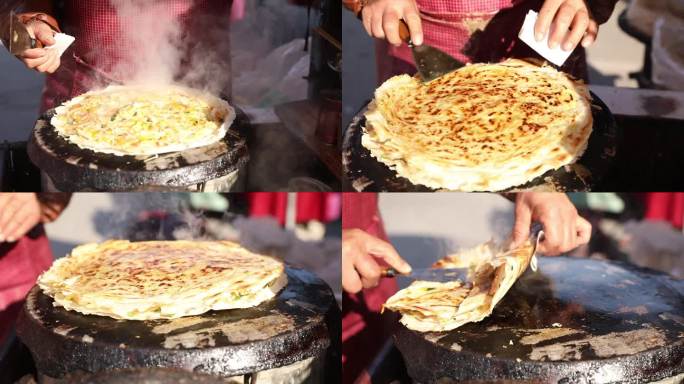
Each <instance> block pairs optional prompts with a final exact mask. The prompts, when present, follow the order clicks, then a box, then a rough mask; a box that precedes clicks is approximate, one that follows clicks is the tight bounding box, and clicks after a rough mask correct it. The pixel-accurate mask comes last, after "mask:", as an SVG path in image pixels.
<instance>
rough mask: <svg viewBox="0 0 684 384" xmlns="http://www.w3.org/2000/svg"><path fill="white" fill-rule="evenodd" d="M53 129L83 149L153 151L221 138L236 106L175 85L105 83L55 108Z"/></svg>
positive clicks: (144, 153) (121, 152) (126, 152)
mask: <svg viewBox="0 0 684 384" xmlns="http://www.w3.org/2000/svg"><path fill="white" fill-rule="evenodd" d="M55 112H56V114H55V116H54V117H53V118H52V120H51V121H50V123H51V124H52V125H53V126H54V128H55V130H56V131H57V133H58V134H59V135H60V136H62V137H64V138H65V139H67V140H68V141H70V142H72V143H74V144H76V145H78V146H79V147H81V148H84V149H90V150H93V151H95V152H102V153H111V154H114V155H134V156H137V155H141V156H148V155H156V154H161V153H167V152H175V151H183V150H186V149H190V148H197V147H202V146H205V145H209V144H213V143H215V142H217V141H219V140H221V139H222V138H223V137H224V136H225V135H226V132H227V130H228V128H229V127H230V125H231V124H232V123H233V120H234V119H235V110H234V109H233V108H232V107H231V106H230V105H229V104H228V103H227V102H225V101H223V100H221V99H219V98H218V97H215V96H213V95H210V94H207V93H203V92H199V91H197V90H193V89H190V88H184V87H179V86H164V87H150V86H110V87H108V88H105V89H103V90H98V91H91V92H88V93H86V94H83V95H81V96H78V97H75V98H74V99H72V100H70V101H68V102H66V103H65V104H63V105H62V106H60V107H57V109H56V111H55Z"/></svg>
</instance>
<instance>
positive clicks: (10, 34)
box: [0, 11, 42, 56]
mask: <svg viewBox="0 0 684 384" xmlns="http://www.w3.org/2000/svg"><path fill="white" fill-rule="evenodd" d="M0 40H2V44H3V45H4V46H5V47H6V48H7V50H9V51H10V53H11V54H12V55H14V56H19V55H21V54H22V53H24V51H26V50H28V49H31V48H42V44H40V42H39V41H37V40H36V39H34V38H32V37H31V34H30V33H29V31H28V29H26V25H24V23H22V22H21V20H19V17H18V16H17V14H16V13H14V11H10V12H8V13H6V14H0Z"/></svg>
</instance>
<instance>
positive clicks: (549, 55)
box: [518, 10, 572, 67]
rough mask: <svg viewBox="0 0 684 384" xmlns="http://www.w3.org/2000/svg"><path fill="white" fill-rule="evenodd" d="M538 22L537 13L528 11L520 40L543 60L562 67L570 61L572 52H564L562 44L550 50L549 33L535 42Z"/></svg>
mask: <svg viewBox="0 0 684 384" xmlns="http://www.w3.org/2000/svg"><path fill="white" fill-rule="evenodd" d="M536 22H537V12H535V11H532V10H530V11H528V12H527V15H526V16H525V21H524V22H523V25H522V28H520V33H518V38H520V40H522V41H524V42H525V44H527V45H529V46H530V47H531V48H532V49H534V50H535V51H537V53H539V54H540V55H541V56H542V57H543V58H545V59H546V60H548V61H550V62H552V63H554V64H556V65H557V66H559V67H560V66H561V65H563V63H565V60H567V59H568V57H569V56H570V54H571V53H572V51H564V50H563V49H561V44H559V45H558V46H557V47H556V48H554V49H551V48H549V36H550V34H549V33H547V34H546V36H545V37H544V38H543V39H542V40H541V41H537V40H535V39H534V23H536Z"/></svg>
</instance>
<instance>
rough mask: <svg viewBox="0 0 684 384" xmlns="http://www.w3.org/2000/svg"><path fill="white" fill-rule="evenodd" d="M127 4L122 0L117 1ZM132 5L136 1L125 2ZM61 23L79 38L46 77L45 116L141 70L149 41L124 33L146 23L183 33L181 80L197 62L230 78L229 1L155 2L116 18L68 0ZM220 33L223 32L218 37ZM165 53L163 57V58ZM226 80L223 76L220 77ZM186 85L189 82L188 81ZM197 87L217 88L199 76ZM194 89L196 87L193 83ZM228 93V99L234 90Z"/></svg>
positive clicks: (88, 0) (103, 7)
mask: <svg viewBox="0 0 684 384" xmlns="http://www.w3.org/2000/svg"><path fill="white" fill-rule="evenodd" d="M116 1H118V2H119V3H123V2H124V0H116ZM126 1H127V2H128V3H130V4H134V3H136V2H135V1H129V0H126ZM62 3H63V6H62V7H60V8H59V9H58V18H59V20H60V22H61V23H62V29H63V30H64V32H65V33H68V34H70V35H73V36H74V37H76V42H75V43H74V45H73V46H72V47H71V48H70V49H69V50H67V52H65V53H64V55H63V56H62V64H61V66H60V68H59V69H58V70H57V72H55V73H54V74H52V75H49V76H48V77H47V80H46V83H45V90H44V93H43V99H42V104H41V111H45V110H47V109H50V108H54V107H56V106H58V105H59V104H61V103H62V102H64V101H66V100H69V99H71V98H73V97H76V96H78V95H80V94H82V93H84V92H87V91H88V90H91V89H93V87H101V86H105V85H108V84H109V82H110V79H115V80H119V81H127V80H130V79H129V78H128V77H129V76H130V75H131V73H127V72H128V71H127V68H128V67H129V65H127V64H130V68H139V67H140V66H141V65H142V66H144V65H145V63H140V62H139V60H138V56H140V55H136V54H135V53H136V52H142V51H144V50H154V49H155V48H157V47H155V46H154V45H153V44H149V43H146V42H145V39H134V40H132V39H126V38H124V37H125V36H126V34H125V33H123V31H124V30H127V31H130V29H131V28H133V26H135V25H140V24H147V25H151V26H152V27H150V28H148V29H152V30H153V29H154V25H158V26H159V27H160V28H164V26H165V25H167V24H169V23H176V24H177V25H179V27H180V28H181V31H182V32H181V33H180V39H179V40H178V42H177V43H178V46H179V49H180V51H181V52H182V53H183V55H182V62H181V67H180V70H179V71H178V72H179V73H178V74H176V77H177V78H181V77H183V75H184V74H187V73H189V72H188V70H189V69H191V68H192V67H193V65H194V64H193V63H194V61H193V58H196V57H200V56H201V57H204V58H207V57H208V58H210V59H208V60H203V61H204V62H210V63H212V66H214V67H213V68H212V69H211V72H210V73H212V74H217V73H218V74H222V75H223V74H230V52H229V46H228V42H229V40H230V38H229V36H228V34H227V26H228V24H229V23H230V11H231V5H232V1H231V0H151V1H147V3H148V4H150V6H149V7H147V8H146V9H147V11H145V12H128V11H126V13H125V15H124V16H125V17H120V16H121V15H120V14H119V13H117V11H116V9H115V8H114V7H113V6H112V5H111V4H112V3H111V2H110V1H107V0H64V1H63V2H62ZM218 31H220V33H219V32H218ZM160 54H161V53H160ZM222 77H225V76H222ZM186 80H187V79H186ZM192 80H193V83H194V84H195V85H197V86H200V87H203V85H205V84H212V83H216V81H212V79H211V77H208V76H198V78H193V79H192ZM191 85H192V84H191ZM225 88H226V89H224V90H223V91H224V93H226V94H227V95H229V93H230V87H225Z"/></svg>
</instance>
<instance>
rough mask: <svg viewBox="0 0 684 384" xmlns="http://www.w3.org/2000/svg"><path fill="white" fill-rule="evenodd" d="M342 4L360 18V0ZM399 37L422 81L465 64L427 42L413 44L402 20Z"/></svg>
mask: <svg viewBox="0 0 684 384" xmlns="http://www.w3.org/2000/svg"><path fill="white" fill-rule="evenodd" d="M343 3H344V6H345V7H346V8H347V9H349V10H350V11H352V12H354V13H355V14H356V16H357V17H358V18H361V11H362V10H363V5H362V2H361V1H360V0H344V1H343ZM399 37H400V38H401V39H402V40H403V41H404V42H406V43H407V44H408V46H409V47H410V48H411V51H412V52H413V60H414V61H415V63H416V68H417V69H418V75H419V76H420V78H421V79H422V80H423V82H426V81H430V80H434V79H436V78H438V77H440V76H442V75H444V74H447V73H449V72H451V71H453V70H456V69H458V68H461V67H462V66H464V65H465V64H464V63H462V62H460V61H459V60H457V59H455V58H453V57H452V56H450V55H449V54H447V53H445V52H443V51H441V50H439V49H437V48H435V47H432V46H430V45H427V44H421V45H414V44H413V43H412V42H411V33H410V32H409V28H408V25H407V24H406V22H405V21H404V20H400V23H399Z"/></svg>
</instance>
